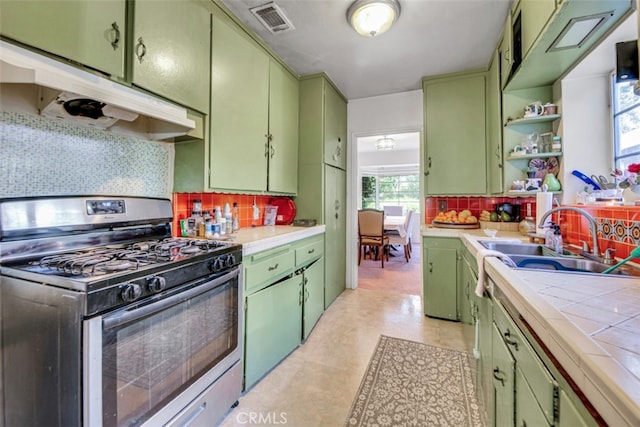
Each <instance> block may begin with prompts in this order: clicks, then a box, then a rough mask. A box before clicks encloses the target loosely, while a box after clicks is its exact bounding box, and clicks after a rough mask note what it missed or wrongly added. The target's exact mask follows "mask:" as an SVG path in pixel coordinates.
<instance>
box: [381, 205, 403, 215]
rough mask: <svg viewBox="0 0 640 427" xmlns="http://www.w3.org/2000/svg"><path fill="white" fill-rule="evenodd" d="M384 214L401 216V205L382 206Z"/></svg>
mask: <svg viewBox="0 0 640 427" xmlns="http://www.w3.org/2000/svg"><path fill="white" fill-rule="evenodd" d="M382 210H384V215H385V216H401V215H402V206H394V205H387V206H384V207H383V208H382Z"/></svg>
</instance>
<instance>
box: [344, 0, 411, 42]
mask: <svg viewBox="0 0 640 427" xmlns="http://www.w3.org/2000/svg"><path fill="white" fill-rule="evenodd" d="M399 16H400V3H399V2H398V0H356V1H354V2H353V3H352V4H351V6H349V9H348V10H347V21H348V22H349V25H351V26H352V27H353V29H354V30H356V32H357V33H358V34H360V35H361V36H367V37H374V36H377V35H378V34H382V33H384V32H385V31H387V30H388V29H389V28H391V26H392V25H393V23H394V22H396V20H397V19H398V17H399Z"/></svg>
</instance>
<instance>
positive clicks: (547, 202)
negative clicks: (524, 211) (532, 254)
mask: <svg viewBox="0 0 640 427" xmlns="http://www.w3.org/2000/svg"><path fill="white" fill-rule="evenodd" d="M552 203H553V193H552V192H550V191H540V192H538V193H537V194H536V232H537V233H538V235H544V233H545V231H547V230H546V229H545V228H540V227H538V225H540V218H542V215H544V214H545V213H546V212H548V211H550V210H551V206H552ZM550 222H551V216H549V217H548V218H547V219H546V220H545V221H544V224H545V225H547V224H549V223H550Z"/></svg>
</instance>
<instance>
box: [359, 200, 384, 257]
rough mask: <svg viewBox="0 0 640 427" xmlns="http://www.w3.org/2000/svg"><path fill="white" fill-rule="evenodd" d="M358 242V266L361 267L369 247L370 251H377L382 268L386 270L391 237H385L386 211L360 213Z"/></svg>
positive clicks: (364, 210) (371, 210)
mask: <svg viewBox="0 0 640 427" xmlns="http://www.w3.org/2000/svg"><path fill="white" fill-rule="evenodd" d="M358 241H359V243H358V244H359V245H360V248H359V250H358V265H360V261H361V260H362V256H363V253H364V250H365V248H367V247H368V248H369V249H370V250H372V249H373V248H375V249H376V252H377V253H378V255H379V256H380V260H381V261H382V268H384V257H385V255H386V256H387V261H389V252H388V248H387V245H388V244H389V237H387V236H385V235H384V211H379V210H376V209H362V210H359V211H358Z"/></svg>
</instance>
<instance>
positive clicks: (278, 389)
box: [221, 289, 469, 427]
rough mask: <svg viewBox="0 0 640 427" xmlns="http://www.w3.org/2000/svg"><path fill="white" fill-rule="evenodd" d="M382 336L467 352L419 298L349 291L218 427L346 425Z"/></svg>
mask: <svg viewBox="0 0 640 427" xmlns="http://www.w3.org/2000/svg"><path fill="white" fill-rule="evenodd" d="M381 334H384V335H388V336H392V337H398V338H405V339H410V340H414V341H419V342H423V343H427V344H432V345H436V346H441V347H447V348H453V349H456V350H461V351H469V349H468V348H466V346H465V340H464V337H463V329H462V325H461V324H460V323H456V322H449V321H444V320H436V319H431V318H428V317H425V316H424V314H423V310H422V302H421V299H420V297H419V296H417V295H408V294H401V293H398V292H390V291H382V290H369V289H356V290H350V289H347V290H346V291H345V292H343V293H342V294H341V295H340V296H339V297H338V298H337V299H336V301H334V303H333V304H332V305H331V306H330V307H329V308H328V309H327V310H326V311H325V313H324V314H323V315H322V317H321V318H320V321H319V322H318V324H317V325H316V327H315V329H314V331H313V332H312V334H311V336H310V337H309V339H308V340H307V341H306V342H305V343H304V344H302V345H300V346H299V347H298V348H297V349H296V350H295V351H294V352H293V353H291V355H289V357H287V358H286V359H285V360H284V361H282V362H281V363H280V364H279V365H278V366H276V367H275V368H274V369H273V370H272V371H271V372H270V373H269V374H267V375H266V376H265V377H264V378H263V379H262V381H260V382H259V383H258V384H256V385H255V386H254V387H253V388H252V389H251V390H249V391H248V392H247V393H246V394H245V395H243V396H242V397H241V398H240V404H239V405H238V407H236V408H235V409H234V410H233V411H231V412H230V413H229V414H228V415H227V416H226V418H225V419H224V420H223V421H222V423H221V425H222V426H224V427H229V426H240V425H243V426H244V425H251V426H258V425H263V426H264V425H278V424H280V425H287V426H293V427H298V426H300V427H316V426H317V427H333V426H336V427H337V426H342V425H344V421H345V418H346V416H347V413H348V412H349V409H350V408H351V403H352V399H353V397H354V396H355V394H356V391H357V390H358V387H359V385H360V381H361V380H362V375H363V374H364V371H365V369H366V368H367V365H368V363H369V359H370V357H371V355H372V354H373V350H374V348H375V346H376V344H377V342H378V339H379V337H380V335H381Z"/></svg>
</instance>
